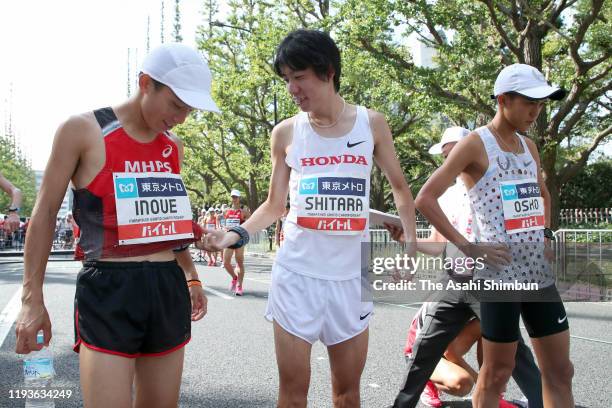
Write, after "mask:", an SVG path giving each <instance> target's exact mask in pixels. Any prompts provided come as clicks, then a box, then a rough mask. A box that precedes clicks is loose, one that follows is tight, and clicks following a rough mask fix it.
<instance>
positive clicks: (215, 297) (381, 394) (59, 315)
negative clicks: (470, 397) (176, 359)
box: [0, 257, 612, 408]
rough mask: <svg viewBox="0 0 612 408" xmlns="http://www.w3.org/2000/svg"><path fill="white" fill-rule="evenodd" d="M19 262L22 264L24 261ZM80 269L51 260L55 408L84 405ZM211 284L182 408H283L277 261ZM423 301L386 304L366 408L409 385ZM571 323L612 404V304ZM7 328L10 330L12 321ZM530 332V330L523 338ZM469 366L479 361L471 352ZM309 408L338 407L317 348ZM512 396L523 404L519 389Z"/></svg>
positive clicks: (190, 349)
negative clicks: (275, 305)
mask: <svg viewBox="0 0 612 408" xmlns="http://www.w3.org/2000/svg"><path fill="white" fill-rule="evenodd" d="M6 260H7V259H2V260H0V313H3V314H2V315H0V341H2V340H4V341H3V342H2V343H1V344H0V373H1V375H0V407H2V408H4V407H23V406H24V402H23V400H17V399H11V398H10V390H16V389H19V388H20V387H21V386H22V384H23V374H22V365H21V361H20V360H19V359H18V358H17V356H16V354H15V353H14V347H15V334H14V325H11V323H10V322H9V323H8V326H9V327H8V331H7V336H6V338H5V339H3V338H2V336H1V334H2V327H3V326H2V324H1V322H2V319H5V320H6V319H7V316H8V315H10V314H11V310H10V309H11V308H10V301H11V299H12V298H14V297H15V293H16V292H17V291H18V290H19V288H20V286H21V279H22V273H23V264H22V263H19V262H14V263H7V262H6ZM16 261H19V259H16ZM78 269H79V264H78V263H76V262H50V263H49V265H48V268H47V273H46V279H45V299H46V304H47V308H48V310H49V313H50V315H51V319H52V324H53V341H52V350H53V352H54V358H55V368H56V371H57V376H56V378H55V379H54V383H53V385H54V387H56V388H59V389H66V390H71V391H72V393H73V395H72V397H71V398H70V399H64V400H57V401H56V407H58V408H60V407H80V406H82V401H81V397H80V391H79V374H78V357H77V354H76V353H74V352H73V351H72V348H71V346H72V343H73V341H74V334H73V328H72V327H73V326H72V313H73V307H72V302H73V298H74V283H75V279H76V274H77V272H78ZM198 269H199V271H200V276H201V277H202V279H203V280H204V281H205V282H206V287H207V290H208V293H207V295H208V299H209V306H208V307H209V312H208V315H207V316H206V317H205V318H204V319H203V320H201V321H200V322H197V323H195V324H194V325H193V330H192V336H193V338H192V341H191V343H190V344H189V345H188V346H187V355H186V361H185V368H184V374H183V385H182V388H181V399H180V406H181V407H214V408H223V407H228V408H229V407H232V408H235V407H249V408H251V407H274V406H275V402H276V393H277V389H278V377H277V371H276V362H275V356H274V344H273V341H272V325H271V324H270V323H268V322H267V321H266V320H265V319H264V318H263V313H264V310H265V304H266V297H267V293H268V288H269V282H270V269H271V261H270V260H269V259H263V258H254V257H248V258H247V280H246V283H245V296H243V297H242V298H235V297H233V296H231V295H230V293H229V291H228V286H229V277H228V276H227V274H226V273H225V272H224V270H223V269H221V268H219V267H206V266H201V265H200V266H198ZM417 308H418V304H404V305H389V304H382V303H378V304H377V305H376V308H375V315H374V316H373V318H372V320H371V326H370V349H369V355H368V361H367V364H366V368H365V371H364V374H363V377H362V385H361V391H362V406H363V407H372V408H381V407H387V406H389V405H390V404H391V403H392V402H393V399H394V398H395V395H396V393H397V391H398V389H399V386H400V383H401V381H402V379H403V369H404V357H403V355H402V348H403V345H404V341H405V336H406V331H407V328H408V324H409V322H410V320H411V318H412V316H413V314H414V312H415V311H416V310H417ZM566 308H567V310H568V317H569V319H570V326H571V334H572V341H571V358H572V360H573V362H574V365H575V377H574V395H575V401H576V404H577V406H579V407H588V408H610V407H612V390H611V383H610V369H611V368H612V304H609V303H607V304H604V303H588V304H585V303H581V304H579V303H568V304H566ZM5 326H7V325H6V324H5ZM524 334H525V333H524ZM468 361H470V362H471V363H474V361H475V358H474V352H473V351H472V352H471V354H470V356H469V358H468ZM311 363H312V377H311V387H310V393H309V407H322V408H323V407H325V408H327V407H331V406H332V404H331V385H330V374H329V362H328V357H327V352H326V350H325V348H324V347H323V346H322V345H321V344H316V345H315V347H314V348H313V352H312V359H311ZM506 396H507V398H508V399H512V398H520V396H521V395H520V392H519V391H518V388H517V387H516V385H515V384H514V383H513V382H512V383H510V384H509V386H508V391H507V393H506ZM444 398H445V399H447V400H449V402H447V403H446V404H445V406H448V407H470V406H471V404H470V403H469V402H468V401H463V400H457V399H455V400H451V399H448V398H446V397H444Z"/></svg>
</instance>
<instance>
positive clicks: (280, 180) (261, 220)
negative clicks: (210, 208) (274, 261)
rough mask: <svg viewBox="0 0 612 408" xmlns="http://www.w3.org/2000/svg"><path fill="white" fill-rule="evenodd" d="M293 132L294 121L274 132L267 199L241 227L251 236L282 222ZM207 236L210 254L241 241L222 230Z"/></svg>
mask: <svg viewBox="0 0 612 408" xmlns="http://www.w3.org/2000/svg"><path fill="white" fill-rule="evenodd" d="M292 129H293V121H292V120H290V119H287V120H285V121H283V122H281V123H279V124H278V125H276V126H275V127H274V129H273V130H272V136H271V140H270V151H271V152H270V153H271V156H272V177H271V179H270V188H269V190H268V198H267V199H266V201H264V203H263V204H262V205H260V206H259V208H257V210H256V211H255V212H254V213H253V214H252V215H251V216H250V217H249V219H248V220H247V221H245V223H244V224H242V225H241V227H242V228H244V229H246V230H247V231H248V233H249V234H254V233H256V232H257V231H261V230H262V229H264V228H266V227H267V226H269V225H270V224H272V223H273V222H274V221H276V220H277V219H278V218H280V217H281V216H282V215H283V213H284V211H285V202H286V201H287V194H288V192H289V174H290V172H291V169H290V168H289V166H288V165H287V163H285V158H286V157H287V147H288V146H289V144H290V142H291V141H290V139H291V131H292ZM206 233H207V235H206V236H205V237H203V243H204V247H205V248H206V250H210V251H219V250H221V249H223V248H227V247H228V246H230V245H233V244H235V243H236V242H238V240H239V239H240V237H238V235H237V234H234V233H225V232H224V231H220V230H217V231H214V232H210V231H206Z"/></svg>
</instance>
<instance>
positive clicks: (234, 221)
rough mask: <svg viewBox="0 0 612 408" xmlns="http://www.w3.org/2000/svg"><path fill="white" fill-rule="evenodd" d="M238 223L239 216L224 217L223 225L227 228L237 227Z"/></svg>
mask: <svg viewBox="0 0 612 408" xmlns="http://www.w3.org/2000/svg"><path fill="white" fill-rule="evenodd" d="M239 225H240V218H226V219H225V226H226V227H227V228H232V227H237V226H239Z"/></svg>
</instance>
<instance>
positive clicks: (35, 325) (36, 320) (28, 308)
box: [15, 302, 51, 354]
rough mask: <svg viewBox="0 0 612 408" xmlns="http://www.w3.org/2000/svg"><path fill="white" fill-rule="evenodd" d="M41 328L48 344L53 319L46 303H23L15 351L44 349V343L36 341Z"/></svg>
mask: <svg viewBox="0 0 612 408" xmlns="http://www.w3.org/2000/svg"><path fill="white" fill-rule="evenodd" d="M41 330H42V331H43V334H44V345H45V346H48V345H49V342H50V341H51V319H49V313H47V308H46V307H45V305H44V303H42V302H41V303H35V304H23V305H22V306H21V311H20V312H19V316H18V317H17V322H16V327H15V333H16V335H17V345H16V346H15V352H16V353H18V354H28V353H30V352H31V351H38V350H40V349H42V347H43V345H42V344H37V343H36V336H37V335H38V332H39V331H41Z"/></svg>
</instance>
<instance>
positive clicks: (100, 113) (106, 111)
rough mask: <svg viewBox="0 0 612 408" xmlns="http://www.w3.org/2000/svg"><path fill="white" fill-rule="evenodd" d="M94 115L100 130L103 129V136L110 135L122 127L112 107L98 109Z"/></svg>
mask: <svg viewBox="0 0 612 408" xmlns="http://www.w3.org/2000/svg"><path fill="white" fill-rule="evenodd" d="M93 114H94V116H95V117H96V120H97V121H98V125H100V129H102V135H103V136H106V135H108V134H109V133H110V132H111V131H113V130H115V129H116V128H118V127H119V126H120V125H119V120H118V119H117V115H115V112H114V111H113V108H111V107H106V108H102V109H96V110H95V111H93Z"/></svg>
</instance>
